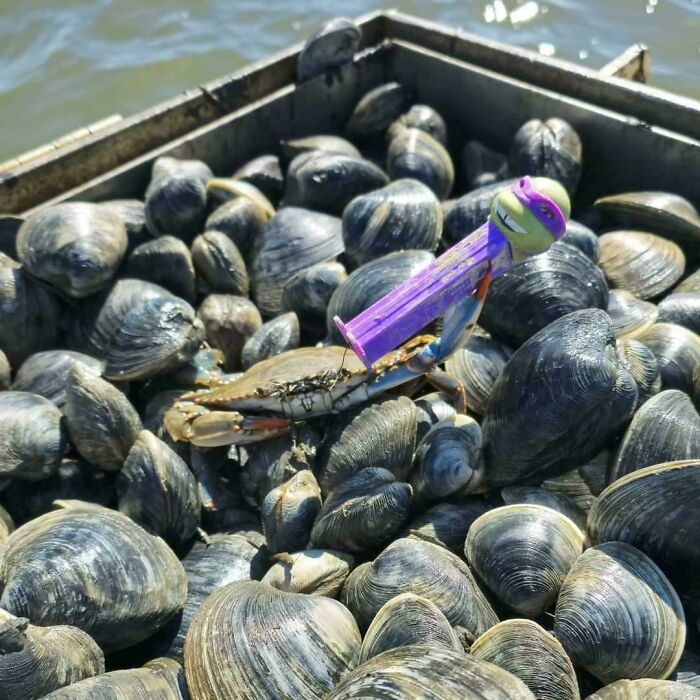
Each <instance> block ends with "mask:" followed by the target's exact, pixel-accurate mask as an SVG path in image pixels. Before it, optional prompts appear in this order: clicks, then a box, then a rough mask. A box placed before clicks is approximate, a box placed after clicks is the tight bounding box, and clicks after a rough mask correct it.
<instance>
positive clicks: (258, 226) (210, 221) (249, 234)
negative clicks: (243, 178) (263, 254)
mask: <svg viewBox="0 0 700 700" xmlns="http://www.w3.org/2000/svg"><path fill="white" fill-rule="evenodd" d="M241 184H245V183H241ZM259 194H260V196H261V197H264V195H262V193H259ZM274 214H275V210H274V209H273V208H272V205H271V204H270V203H269V202H267V200H266V199H265V200H264V201H261V200H260V199H258V198H254V197H248V196H234V197H233V198H232V199H229V200H227V201H226V202H224V203H223V204H222V205H221V206H219V207H218V208H217V209H215V210H214V211H213V212H212V213H211V214H210V215H209V218H207V220H206V222H205V224H204V228H205V231H219V232H220V233H223V234H225V235H226V236H227V237H228V238H229V239H230V240H231V242H232V243H234V244H235V245H236V248H237V249H240V250H242V251H244V252H247V251H248V250H249V249H250V246H251V244H252V243H253V241H254V240H255V237H256V236H257V235H258V234H259V233H260V231H261V230H262V227H263V226H264V225H265V224H266V223H267V222H268V221H269V220H270V219H271V218H272V217H273V216H274Z"/></svg>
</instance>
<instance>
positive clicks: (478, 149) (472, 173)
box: [462, 141, 508, 190]
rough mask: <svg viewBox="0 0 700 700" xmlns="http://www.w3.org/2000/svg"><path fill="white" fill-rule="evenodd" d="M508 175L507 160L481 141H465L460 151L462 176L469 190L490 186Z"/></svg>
mask: <svg viewBox="0 0 700 700" xmlns="http://www.w3.org/2000/svg"><path fill="white" fill-rule="evenodd" d="M507 173H508V159H507V158H506V157H505V156H504V155H503V154H502V153H499V152H498V151H494V150H493V149H492V148H489V147H488V146H487V145H486V144H483V143H481V141H467V142H466V143H465V144H464V148H463V149H462V175H463V177H464V180H465V182H466V184H467V185H468V186H469V189H470V190H472V189H475V188H478V187H484V186H486V185H492V184H493V183H495V182H498V181H499V180H502V179H503V178H504V177H507Z"/></svg>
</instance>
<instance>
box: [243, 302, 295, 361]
mask: <svg viewBox="0 0 700 700" xmlns="http://www.w3.org/2000/svg"><path fill="white" fill-rule="evenodd" d="M299 333H300V330H299V319H298V318H297V315H296V314H295V313H294V312H293V311H290V312H289V313H286V314H281V315H279V316H276V317H275V318H273V319H271V320H270V321H267V323H264V324H263V325H262V326H261V327H260V328H259V329H258V330H257V331H255V333H253V335H251V336H250V338H248V340H246V342H245V345H244V346H243V350H242V351H241V367H242V368H243V369H244V370H246V369H249V368H250V367H252V366H253V365H254V364H255V363H256V362H260V361H261V360H267V359H268V358H270V357H274V356H275V355H280V354H281V353H283V352H286V351H287V350H294V349H295V348H298V347H299Z"/></svg>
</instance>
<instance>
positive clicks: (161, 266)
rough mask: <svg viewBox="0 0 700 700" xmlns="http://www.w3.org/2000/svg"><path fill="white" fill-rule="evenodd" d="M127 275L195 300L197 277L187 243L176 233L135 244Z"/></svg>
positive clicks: (127, 264)
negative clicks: (177, 236) (175, 234)
mask: <svg viewBox="0 0 700 700" xmlns="http://www.w3.org/2000/svg"><path fill="white" fill-rule="evenodd" d="M125 274H126V276H127V277H133V278H134V279H141V280H147V281H148V282H153V283H155V284H159V285H160V286H161V287H164V288H165V289H167V290H168V291H170V292H172V293H173V294H175V295H176V296H179V297H182V298H183V299H185V300H187V301H189V302H193V301H194V296H195V277H194V266H193V265H192V256H191V255H190V250H189V248H188V247H187V244H186V243H184V242H183V241H181V240H180V239H179V238H175V236H160V238H156V239H154V240H150V241H146V242H145V243H141V244H140V245H138V246H136V247H135V248H134V249H133V250H132V251H131V254H130V255H129V258H128V260H127V261H126V268H125Z"/></svg>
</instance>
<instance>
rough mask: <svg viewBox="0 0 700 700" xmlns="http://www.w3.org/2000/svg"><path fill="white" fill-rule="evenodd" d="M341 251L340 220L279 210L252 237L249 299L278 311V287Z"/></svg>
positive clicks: (292, 209) (294, 209) (269, 312)
mask: <svg viewBox="0 0 700 700" xmlns="http://www.w3.org/2000/svg"><path fill="white" fill-rule="evenodd" d="M342 252H343V233H342V227H341V222H340V219H337V218H334V217H332V216H328V215H326V214H320V213H318V212H313V211H309V210H308V209H301V208H298V207H285V208H283V209H280V211H279V212H278V213H277V214H276V215H275V216H274V217H273V218H272V219H270V221H269V222H268V223H267V224H266V225H265V226H264V227H263V229H262V231H261V232H260V234H259V235H258V236H257V237H256V239H255V241H254V242H253V249H252V251H251V254H250V256H249V270H250V276H251V282H252V285H253V298H254V299H255V303H256V304H257V306H258V308H259V309H260V311H261V312H262V313H263V314H266V315H275V314H278V313H279V312H280V311H281V310H282V290H283V289H284V287H285V285H286V283H287V282H288V281H289V280H290V279H291V278H292V277H293V276H294V275H295V274H296V273H297V272H299V271H300V270H304V269H306V268H307V267H309V266H311V265H314V264H315V263H319V262H325V261H328V260H333V259H335V258H336V257H337V256H338V255H340V254H341V253H342Z"/></svg>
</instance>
